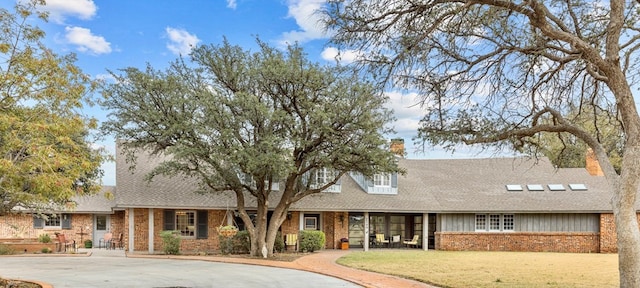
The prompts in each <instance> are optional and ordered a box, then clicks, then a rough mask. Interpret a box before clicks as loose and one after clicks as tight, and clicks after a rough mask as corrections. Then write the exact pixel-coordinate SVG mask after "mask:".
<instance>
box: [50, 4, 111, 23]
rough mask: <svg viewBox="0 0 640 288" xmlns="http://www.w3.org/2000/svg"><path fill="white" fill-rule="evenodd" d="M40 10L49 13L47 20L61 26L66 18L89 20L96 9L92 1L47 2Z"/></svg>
mask: <svg viewBox="0 0 640 288" xmlns="http://www.w3.org/2000/svg"><path fill="white" fill-rule="evenodd" d="M40 9H41V10H44V11H48V12H49V20H51V21H53V22H55V23H58V24H61V23H64V20H65V18H67V17H78V18H80V19H83V20H88V19H91V18H92V17H93V16H94V15H96V11H97V10H98V7H96V4H95V3H93V1H92V0H47V4H46V5H45V6H41V8H40Z"/></svg>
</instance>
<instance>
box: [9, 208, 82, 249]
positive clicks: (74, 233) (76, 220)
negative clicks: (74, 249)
mask: <svg viewBox="0 0 640 288" xmlns="http://www.w3.org/2000/svg"><path fill="white" fill-rule="evenodd" d="M81 227H82V230H81ZM81 232H82V233H83V235H80V234H81ZM55 233H63V234H65V236H66V238H67V239H68V240H76V242H77V243H78V245H81V243H80V242H81V241H80V240H87V239H91V236H92V235H93V214H72V215H71V229H52V228H44V229H35V228H33V216H32V215H31V214H9V215H5V216H2V217H0V238H34V239H37V238H38V236H40V235H42V234H49V236H50V237H51V239H52V240H53V241H55Z"/></svg>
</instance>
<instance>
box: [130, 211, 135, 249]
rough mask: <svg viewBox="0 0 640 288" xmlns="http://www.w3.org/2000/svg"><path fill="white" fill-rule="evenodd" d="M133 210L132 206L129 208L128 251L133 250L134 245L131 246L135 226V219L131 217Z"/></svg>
mask: <svg viewBox="0 0 640 288" xmlns="http://www.w3.org/2000/svg"><path fill="white" fill-rule="evenodd" d="M133 210H134V208H129V252H133V251H135V246H133V243H134V241H135V239H134V235H135V231H133V229H134V228H135V219H134V217H133Z"/></svg>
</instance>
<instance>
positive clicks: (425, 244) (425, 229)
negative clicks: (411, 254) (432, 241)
mask: <svg viewBox="0 0 640 288" xmlns="http://www.w3.org/2000/svg"><path fill="white" fill-rule="evenodd" d="M422 250H424V251H427V250H429V213H422Z"/></svg>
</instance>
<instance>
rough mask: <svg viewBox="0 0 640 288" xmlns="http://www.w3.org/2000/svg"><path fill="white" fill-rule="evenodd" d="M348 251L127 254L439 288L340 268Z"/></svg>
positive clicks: (385, 286)
mask: <svg viewBox="0 0 640 288" xmlns="http://www.w3.org/2000/svg"><path fill="white" fill-rule="evenodd" d="M348 253H349V251H348V250H323V251H319V252H315V253H313V254H310V255H307V256H303V257H300V258H298V259H296V260H294V261H292V262H286V261H275V260H265V259H252V258H236V257H219V256H215V257H213V256H181V255H148V254H127V257H131V258H163V259H184V260H202V261H212V262H223V263H237V264H250V265H261V266H270V267H279V268H289V269H296V270H303V271H308V272H314V273H318V274H323V275H327V276H332V277H336V278H340V279H343V280H346V281H349V282H352V283H355V284H358V285H361V286H363V287H370V288H392V287H393V288H395V287H415V288H418V287H424V288H436V287H435V286H431V285H428V284H425V283H422V282H418V281H414V280H409V279H404V278H400V277H396V276H390V275H385V274H379V273H374V272H368V271H363V270H358V269H353V268H349V267H345V266H341V265H338V264H337V263H336V260H337V259H338V258H340V257H342V256H344V255H346V254H348Z"/></svg>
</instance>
